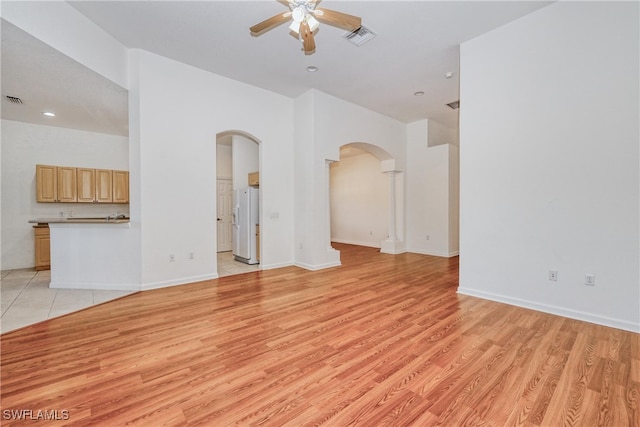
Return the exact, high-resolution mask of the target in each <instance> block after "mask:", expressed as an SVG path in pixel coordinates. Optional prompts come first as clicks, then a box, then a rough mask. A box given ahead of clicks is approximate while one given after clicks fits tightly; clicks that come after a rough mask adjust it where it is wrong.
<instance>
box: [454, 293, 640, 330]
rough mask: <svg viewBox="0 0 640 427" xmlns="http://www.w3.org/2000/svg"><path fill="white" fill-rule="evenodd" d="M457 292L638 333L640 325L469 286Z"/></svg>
mask: <svg viewBox="0 0 640 427" xmlns="http://www.w3.org/2000/svg"><path fill="white" fill-rule="evenodd" d="M458 293H459V294H463V295H469V296H473V297H478V298H482V299H487V300H490V301H496V302H502V303H505V304H509V305H514V306H516V307H523V308H528V309H531V310H536V311H541V312H543V313H549V314H555V315H557V316H562V317H568V318H570V319H576V320H582V321H585V322H589V323H595V324H597V325H603V326H609V327H612V328H616V329H622V330H625V331H630V332H637V333H640V325H638V324H634V323H633V322H629V321H626V320H621V319H613V318H611V317H606V316H600V315H597V314H592V313H586V312H583V311H578V310H571V309H567V308H564V307H558V306H555V305H550V304H541V303H537V302H535V301H528V300H523V299H520V298H513V297H509V296H507V295H499V294H494V293H491V292H484V291H480V290H476V289H470V288H463V287H459V288H458Z"/></svg>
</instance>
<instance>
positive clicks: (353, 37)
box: [344, 25, 376, 46]
mask: <svg viewBox="0 0 640 427" xmlns="http://www.w3.org/2000/svg"><path fill="white" fill-rule="evenodd" d="M375 36H376V33H374V32H373V31H371V30H370V29H369V28H367V27H365V26H364V25H363V26H361V27H360V28H358V29H357V30H353V31H351V32H350V33H348V34H346V35H345V36H344V38H345V39H347V41H348V42H349V43H351V44H353V45H356V46H362V45H363V44H365V43H366V42H368V41H369V40H371V39H372V38H374V37H375Z"/></svg>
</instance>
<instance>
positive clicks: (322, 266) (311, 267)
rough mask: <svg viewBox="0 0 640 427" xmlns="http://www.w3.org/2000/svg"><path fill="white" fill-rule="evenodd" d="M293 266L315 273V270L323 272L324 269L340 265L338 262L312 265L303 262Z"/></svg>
mask: <svg viewBox="0 0 640 427" xmlns="http://www.w3.org/2000/svg"><path fill="white" fill-rule="evenodd" d="M294 265H295V266H296V267H300V268H304V269H305V270H311V271H316V270H323V269H325V268H331V267H340V266H341V265H342V263H341V262H340V261H336V262H328V263H326V264H317V265H312V264H307V263H304V262H296V263H295V264H294Z"/></svg>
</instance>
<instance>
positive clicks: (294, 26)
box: [289, 21, 300, 34]
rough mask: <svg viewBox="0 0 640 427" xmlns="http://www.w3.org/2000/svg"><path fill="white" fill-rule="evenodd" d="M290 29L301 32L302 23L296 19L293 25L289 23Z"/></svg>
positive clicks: (292, 22) (297, 32)
mask: <svg viewBox="0 0 640 427" xmlns="http://www.w3.org/2000/svg"><path fill="white" fill-rule="evenodd" d="M289 30H291V31H292V32H294V33H296V34H300V23H299V22H296V21H291V25H289Z"/></svg>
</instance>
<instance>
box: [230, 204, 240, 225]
mask: <svg viewBox="0 0 640 427" xmlns="http://www.w3.org/2000/svg"><path fill="white" fill-rule="evenodd" d="M231 225H238V207H237V206H236V207H235V208H233V212H231Z"/></svg>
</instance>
